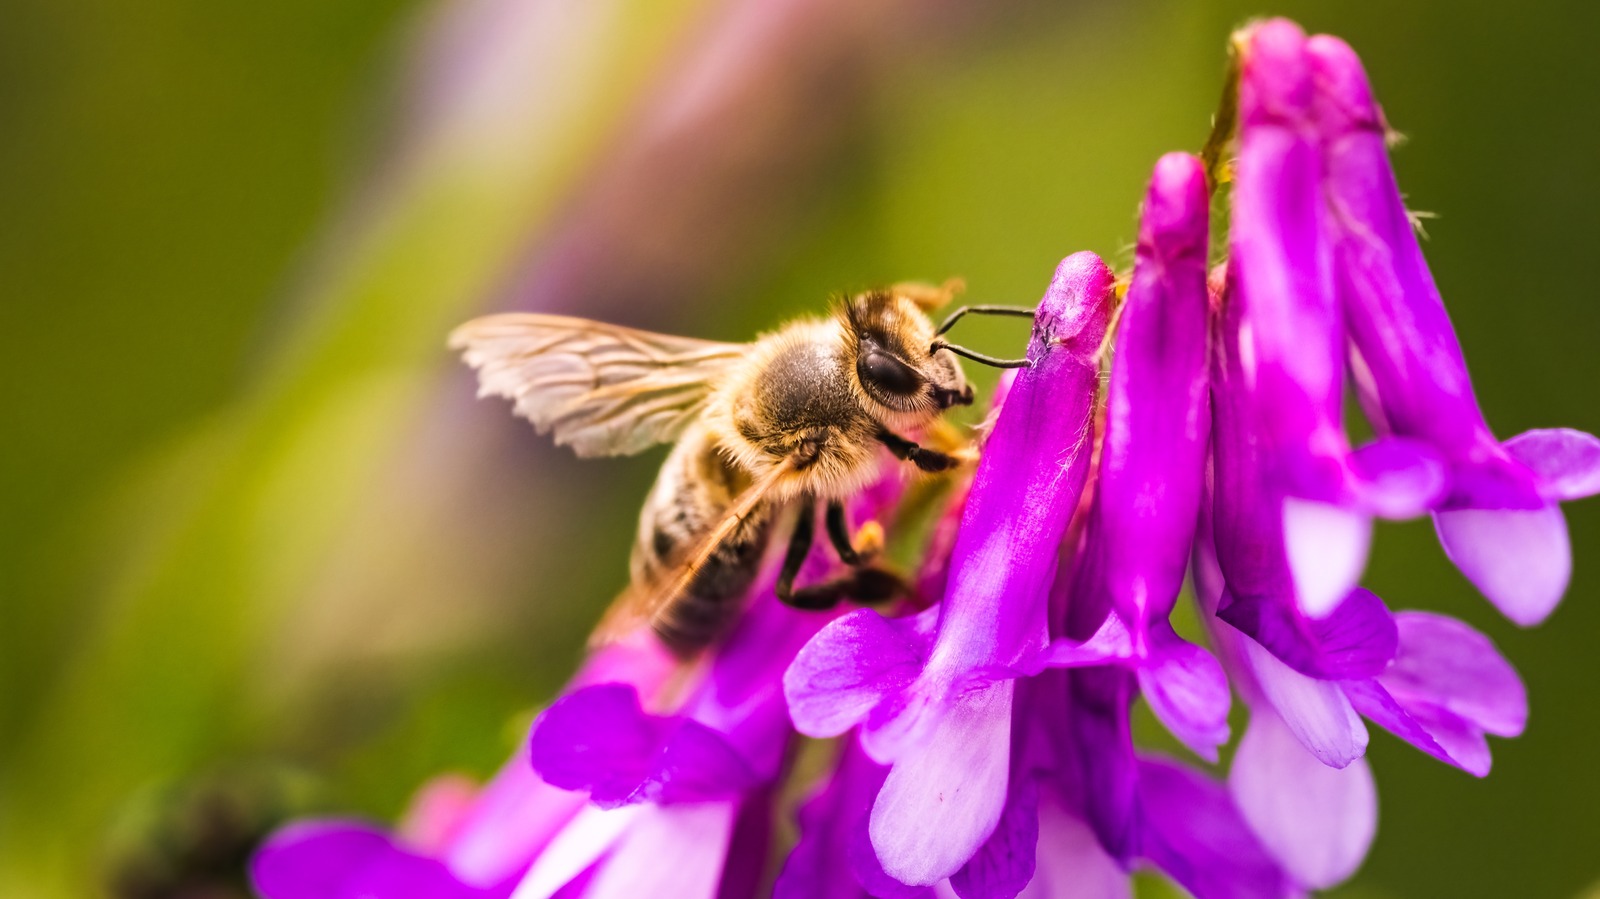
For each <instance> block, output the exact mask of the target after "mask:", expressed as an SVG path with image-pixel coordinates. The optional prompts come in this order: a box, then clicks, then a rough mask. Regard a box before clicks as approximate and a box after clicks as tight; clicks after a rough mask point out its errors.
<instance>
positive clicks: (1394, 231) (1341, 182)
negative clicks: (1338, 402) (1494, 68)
mask: <svg viewBox="0 0 1600 899" xmlns="http://www.w3.org/2000/svg"><path fill="white" fill-rule="evenodd" d="M1305 57H1306V59H1307V61H1308V64H1309V65H1310V66H1311V68H1312V70H1313V72H1314V80H1315V85H1316V91H1315V94H1314V107H1315V115H1316V124H1317V130H1318V132H1319V135H1320V137H1321V141H1322V154H1323V159H1324V161H1325V166H1326V171H1325V175H1324V184H1325V195H1326V197H1327V204H1328V206H1327V211H1326V221H1327V222H1328V236H1329V239H1330V240H1331V242H1332V247H1333V251H1334V258H1335V260H1336V266H1337V270H1338V273H1339V278H1338V295H1339V300H1340V304H1341V306H1342V308H1343V310H1344V317H1345V320H1346V321H1347V322H1348V323H1349V328H1350V337H1351V341H1352V342H1353V343H1354V353H1355V354H1357V357H1358V364H1359V370H1360V371H1361V373H1362V380H1363V382H1364V383H1365V384H1366V385H1367V386H1368V388H1369V389H1370V391H1371V393H1372V394H1373V395H1374V396H1373V399H1374V400H1375V402H1374V403H1370V404H1369V405H1371V406H1372V407H1373V411H1374V412H1375V413H1376V417H1377V420H1376V421H1375V422H1374V424H1375V425H1376V426H1378V427H1380V428H1383V429H1386V430H1387V431H1388V432H1390V433H1394V434H1398V435H1401V436H1405V437H1412V438H1416V439H1418V440H1422V441H1426V442H1427V443H1428V444H1429V445H1431V446H1432V447H1434V448H1435V449H1436V450H1438V452H1440V453H1441V454H1442V455H1443V456H1444V458H1445V459H1447V460H1448V462H1449V466H1450V490H1449V493H1448V494H1447V495H1446V496H1445V497H1443V501H1442V502H1441V503H1440V504H1439V505H1438V508H1437V512H1436V513H1435V516H1434V521H1435V524H1436V525H1437V527H1438V531H1439V539H1440V541H1441V542H1442V543H1443V545H1444V548H1445V552H1446V553H1447V554H1448V555H1449V556H1450V558H1451V560H1452V561H1454V562H1455V563H1456V565H1457V566H1458V567H1460V569H1461V571H1462V573H1463V574H1465V575H1466V576H1467V577H1468V579H1470V580H1471V581H1472V582H1473V583H1474V584H1475V585H1477V587H1478V588H1479V589H1480V590H1482V591H1483V593H1484V595H1485V596H1487V597H1488V598H1489V599H1490V600H1491V601H1492V602H1494V604H1495V605H1496V606H1498V607H1499V608H1500V610H1501V611H1502V612H1504V613H1505V615H1506V617H1508V618H1510V619H1511V620H1513V621H1515V622H1517V623H1519V624H1523V625H1531V624H1537V623H1539V622H1540V621H1542V620H1543V619H1544V618H1545V616H1547V615H1549V614H1550V611H1551V610H1552V609H1554V608H1555V606H1556V603H1558V602H1559V601H1560V600H1561V595H1562V593H1563V592H1565V590H1566V586H1567V579H1568V577H1569V575H1570V574H1571V568H1572V554H1571V549H1570V547H1569V546H1568V542H1567V531H1566V523H1565V520H1564V519H1563V518H1562V515H1561V510H1560V508H1559V506H1558V505H1557V503H1558V502H1560V501H1561V500H1569V499H1578V498H1581V497H1585V496H1592V495H1594V494H1595V493H1597V492H1600V440H1597V439H1596V438H1594V437H1592V436H1590V435H1588V434H1584V433H1581V432H1578V431H1571V430H1565V429H1555V430H1538V431H1529V432H1528V433H1526V434H1522V435H1520V436H1518V437H1514V438H1512V439H1511V440H1508V441H1506V442H1505V443H1504V444H1501V443H1500V442H1499V441H1498V440H1496V439H1495V437H1494V434H1493V433H1492V432H1490V430H1489V425H1488V423H1487V422H1485V421H1484V417H1483V413H1482V411H1480V410H1479V408H1478V402H1477V399H1476V398H1475V397H1474V396H1473V392H1472V381H1471V379H1470V378H1469V377H1468V376H1467V366H1466V361H1465V360H1464V359H1463V358H1462V355H1461V346H1460V344H1459V343H1458V342H1457V341H1456V336H1455V331H1454V329H1452V328H1451V326H1450V317H1449V315H1448V314H1446V312H1445V308H1444V303H1443V301H1442V300H1441V299H1440V297H1439V289H1438V287H1437V286H1435V284H1434V282H1433V276H1432V275H1431V274H1430V273H1429V271H1428V264H1427V261H1426V260H1424V259H1423V257H1422V249H1421V247H1420V246H1419V245H1418V243H1417V236H1416V231H1415V229H1414V228H1413V227H1412V222H1411V219H1410V216H1409V215H1408V214H1407V212H1406V208H1405V204H1404V201H1403V200H1402V198H1401V195H1400V190H1399V188H1398V186H1397V185H1396V183H1395V178H1394V174H1393V172H1392V171H1391V170H1390V167H1389V158H1388V152H1387V148H1386V146H1385V127H1384V122H1383V117H1382V114H1381V113H1380V112H1379V111H1378V107H1377V104H1376V103H1375V102H1374V101H1373V98H1372V90H1371V88H1370V87H1369V86H1368V84H1367V79H1366V73H1365V72H1363V71H1362V68H1361V61H1360V59H1358V58H1357V57H1356V55H1355V53H1354V51H1352V50H1351V49H1350V48H1349V46H1348V45H1346V44H1345V43H1344V42H1343V41H1341V40H1339V39H1338V38H1334V37H1329V36H1327V35H1320V36H1318V37H1315V38H1312V39H1311V40H1310V41H1309V42H1308V43H1307V45H1306V47H1305Z"/></svg>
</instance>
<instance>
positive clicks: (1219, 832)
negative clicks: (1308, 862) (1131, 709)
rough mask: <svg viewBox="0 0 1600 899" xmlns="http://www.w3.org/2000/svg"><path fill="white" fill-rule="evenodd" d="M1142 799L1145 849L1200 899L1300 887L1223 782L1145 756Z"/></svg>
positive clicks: (1275, 897)
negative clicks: (1253, 831) (1271, 851)
mask: <svg viewBox="0 0 1600 899" xmlns="http://www.w3.org/2000/svg"><path fill="white" fill-rule="evenodd" d="M1139 805H1140V808H1141V810H1142V816H1143V819H1144V820H1145V822H1146V828H1145V833H1144V855H1145V857H1146V858H1148V859H1150V861H1151V862H1152V863H1153V864H1155V866H1156V867H1158V868H1160V869H1161V870H1162V871H1164V872H1166V874H1167V876H1169V877H1171V878H1172V879H1173V880H1175V881H1177V882H1178V883H1180V884H1182V885H1183V887H1184V889H1187V890H1188V891H1189V892H1191V893H1193V894H1194V895H1195V896H1196V897H1197V899H1288V897H1291V896H1298V895H1300V890H1299V889H1297V888H1296V886H1295V884H1294V883H1293V882H1292V881H1290V880H1289V878H1288V876H1287V875H1286V874H1285V873H1284V870H1283V868H1282V867H1281V866H1279V864H1278V863H1277V861H1275V860H1274V859H1273V858H1272V856H1271V855H1269V854H1268V853H1267V851H1266V850H1265V848H1263V846H1262V844H1261V842H1260V841H1259V840H1258V839H1257V838H1256V835H1255V834H1254V833H1252V832H1251V830H1250V828H1249V826H1248V825H1247V824H1246V823H1245V821H1244V819H1243V818H1242V817H1241V816H1240V814H1239V810H1238V808H1236V807H1235V806H1234V803H1233V800H1232V799H1231V798H1230V797H1229V795H1228V791H1227V789H1226V788H1224V787H1223V786H1222V785H1221V784H1218V783H1215V782H1213V781H1212V780H1211V779H1209V778H1207V777H1205V776H1204V775H1201V774H1199V773H1197V772H1195V771H1191V770H1189V769H1188V768H1185V767H1183V766H1181V765H1177V764H1174V763H1172V762H1168V761H1165V760H1161V759H1142V760H1140V762H1139ZM1111 895H1115V894H1111ZM1086 899H1087V897H1086Z"/></svg>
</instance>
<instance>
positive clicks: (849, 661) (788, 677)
mask: <svg viewBox="0 0 1600 899" xmlns="http://www.w3.org/2000/svg"><path fill="white" fill-rule="evenodd" d="M938 614H939V613H938V609H937V607H935V608H933V609H929V610H927V611H926V612H923V613H922V614H920V615H917V616H914V617H911V618H904V619H893V620H891V619H885V618H884V617H883V616H882V615H879V614H878V613H877V612H875V611H872V610H871V609H859V610H857V611H854V612H851V613H850V614H848V615H845V616H844V617H842V618H839V619H837V620H835V621H832V622H830V623H829V624H828V626H827V627H824V628H823V629H822V630H821V631H819V632H818V633H817V635H816V636H815V637H813V638H812V639H811V641H810V642H809V643H807V644H806V645H805V647H804V648H803V649H801V650H800V652H799V654H798V655H796V656H795V659H794V662H793V663H792V664H790V666H789V670H788V671H786V672H784V675H783V692H784V696H785V697H786V698H787V699H788V701H789V714H790V716H791V717H792V718H793V719H794V726H795V729H796V730H798V731H800V732H801V733H803V734H805V735H806V736H809V737H836V736H838V735H839V734H842V733H844V732H845V731H847V730H849V729H850V728H852V727H854V726H856V725H857V724H859V723H861V722H862V721H864V720H865V719H866V717H867V715H868V713H870V712H871V711H872V710H873V708H874V707H875V706H877V705H878V703H879V702H881V701H882V700H883V699H884V697H885V696H887V695H890V694H893V693H896V692H898V691H900V690H903V689H904V688H906V687H907V686H908V685H910V684H911V683H912V682H913V681H915V680H916V678H917V675H918V674H920V673H921V672H922V666H923V662H924V660H925V659H926V658H927V653H928V648H929V646H930V645H931V643H932V628H933V627H934V625H935V624H936V623H937V621H938Z"/></svg>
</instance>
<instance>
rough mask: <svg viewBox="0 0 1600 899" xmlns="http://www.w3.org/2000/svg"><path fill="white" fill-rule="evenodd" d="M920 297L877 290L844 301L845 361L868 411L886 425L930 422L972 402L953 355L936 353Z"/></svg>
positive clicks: (970, 391) (932, 334)
mask: <svg viewBox="0 0 1600 899" xmlns="http://www.w3.org/2000/svg"><path fill="white" fill-rule="evenodd" d="M919 299H920V298H918V297H914V296H913V295H909V294H907V293H905V292H902V291H899V290H892V291H890V290H875V291H869V292H867V293H863V294H858V295H856V296H854V297H851V298H850V299H848V300H844V301H842V303H841V317H842V319H843V321H844V324H845V328H844V336H845V358H846V359H847V360H850V361H851V362H852V363H853V364H852V366H851V367H852V368H853V369H854V378H853V379H852V380H853V381H854V382H855V383H856V384H857V385H858V387H859V396H860V397H861V399H862V401H863V404H864V405H865V406H866V408H867V411H868V412H871V413H874V417H876V418H879V419H880V420H885V421H886V422H892V423H899V424H904V425H918V424H923V423H926V422H927V421H929V420H931V419H932V418H934V417H935V416H937V415H938V414H939V413H940V412H943V411H944V410H946V409H948V408H950V407H951V406H966V405H970V404H971V403H972V387H971V386H970V385H969V384H967V379H966V376H965V375H963V374H962V372H961V366H960V365H958V364H957V363H956V360H955V359H954V358H953V357H952V356H951V355H950V354H948V353H934V352H933V351H932V350H931V345H932V343H933V337H934V333H933V331H934V328H933V323H932V322H930V321H929V320H928V316H927V314H926V313H925V312H924V311H923V307H922V303H921V302H919Z"/></svg>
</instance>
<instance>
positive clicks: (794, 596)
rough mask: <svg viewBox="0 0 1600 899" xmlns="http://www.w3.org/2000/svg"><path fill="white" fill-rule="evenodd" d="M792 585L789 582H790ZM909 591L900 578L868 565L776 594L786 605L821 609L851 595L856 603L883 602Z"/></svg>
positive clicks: (908, 586) (909, 588)
mask: <svg viewBox="0 0 1600 899" xmlns="http://www.w3.org/2000/svg"><path fill="white" fill-rule="evenodd" d="M790 586H791V588H792V586H793V585H792V584H791V585H790ZM909 595H911V587H910V585H908V584H907V583H906V582H905V580H904V579H903V578H901V577H900V576H899V575H898V574H895V573H894V572H892V571H889V570H887V569H884V568H875V567H873V566H871V565H868V566H864V567H862V568H856V569H854V570H852V571H851V572H850V573H849V574H846V575H843V576H842V577H837V578H834V579H833V580H831V581H823V582H822V583H820V584H813V585H811V586H809V587H802V588H801V589H799V590H794V589H790V590H788V592H787V593H783V592H780V593H779V594H778V598H779V599H781V600H783V602H784V603H785V604H786V605H790V606H793V607H794V608H797V609H806V610H808V611H824V610H827V609H831V608H833V607H834V606H837V605H838V604H839V603H840V602H841V601H843V600H846V599H852V600H855V601H856V602H859V603H864V604H872V603H880V602H887V601H888V600H891V599H893V598H895V597H896V596H909Z"/></svg>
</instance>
